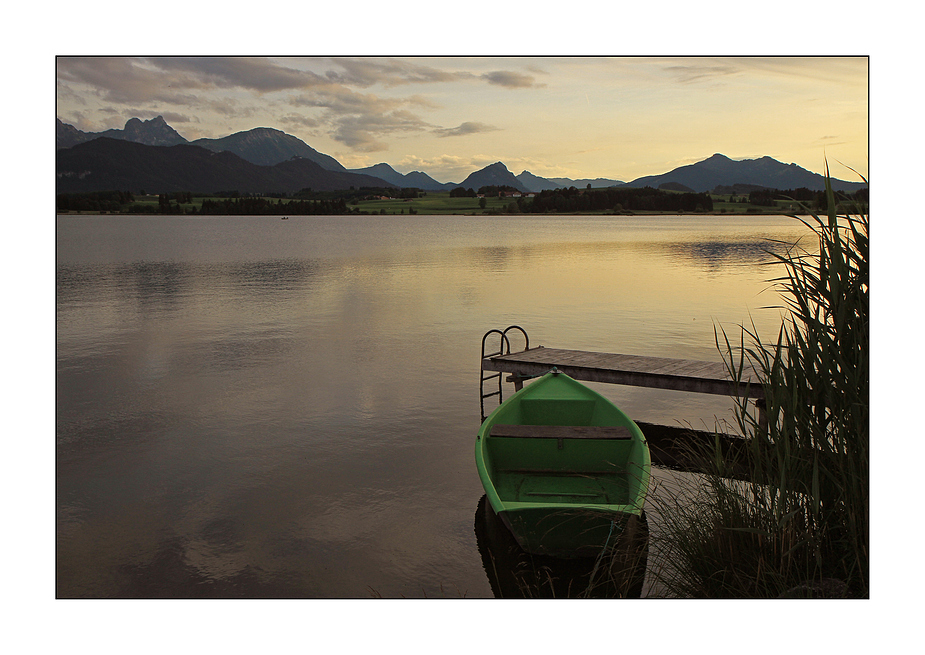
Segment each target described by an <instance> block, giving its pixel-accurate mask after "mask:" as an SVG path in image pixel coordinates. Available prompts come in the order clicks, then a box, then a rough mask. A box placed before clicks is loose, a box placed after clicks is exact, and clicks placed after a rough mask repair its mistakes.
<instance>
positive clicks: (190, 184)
mask: <svg viewBox="0 0 925 655" xmlns="http://www.w3.org/2000/svg"><path fill="white" fill-rule="evenodd" d="M55 136H56V138H55V147H56V152H57V156H56V160H57V161H56V175H57V190H58V192H59V193H63V192H81V191H104V190H114V189H118V190H132V191H138V190H141V189H144V190H146V191H147V192H149V193H165V192H175V191H190V190H194V191H201V192H208V193H214V192H216V191H227V190H235V189H236V190H238V191H241V192H246V193H261V192H264V193H269V192H286V193H292V192H296V191H299V190H301V189H304V188H310V189H314V190H317V191H334V190H340V189H346V188H349V187H351V186H353V187H360V186H376V187H404V188H417V189H421V190H424V191H445V190H448V189H453V188H456V187H459V186H462V187H464V188H467V189H468V188H471V189H474V190H477V189H479V188H480V187H483V186H510V187H513V188H515V189H518V190H519V191H521V192H538V191H542V190H545V189H556V188H568V187H572V186H574V187H578V188H586V187H587V186H588V185H590V186H591V187H592V188H604V187H611V186H628V187H645V186H651V187H656V188H663V189H674V190H679V191H696V192H710V191H715V190H716V191H718V192H721V193H726V192H727V191H725V190H724V189H729V188H752V187H755V188H762V187H764V188H776V189H798V188H801V187H805V188H808V189H812V190H822V189H824V188H825V184H824V178H823V176H821V175H819V174H818V173H813V172H811V171H808V170H806V169H804V168H801V167H800V166H797V165H796V164H789V165H788V164H784V163H782V162H779V161H777V160H776V159H772V158H771V157H761V158H759V159H745V160H733V159H730V158H729V157H726V156H725V155H721V154H718V153H717V154H714V155H713V156H712V157H709V158H708V159H705V160H703V161H700V162H697V163H695V164H690V165H687V166H681V167H679V168H675V169H674V170H671V171H669V172H667V173H663V174H661V175H648V176H645V177H640V178H637V179H635V180H632V181H630V182H622V181H619V180H611V179H605V178H595V179H581V180H572V179H569V178H543V177H539V176H537V175H534V174H532V173H530V172H529V171H526V170H525V171H523V172H522V173H520V175H516V176H515V175H514V174H513V173H511V171H509V170H508V168H507V167H506V166H505V165H504V164H503V163H502V162H496V163H494V164H491V165H489V166H486V167H485V168H483V169H481V170H478V171H475V172H473V173H471V174H470V175H469V176H467V177H466V179H464V180H463V181H462V182H460V183H458V184H457V183H453V182H438V181H437V180H435V179H434V178H432V177H431V176H429V175H427V174H426V173H424V172H421V171H413V172H411V173H407V174H403V173H399V172H398V171H396V170H395V169H394V168H392V167H391V166H390V165H388V164H386V163H379V164H376V165H374V166H369V167H367V168H361V169H347V168H346V167H344V166H343V165H342V164H341V163H340V162H338V161H337V160H336V159H334V158H333V157H331V156H330V155H326V154H324V153H321V152H318V151H317V150H315V149H314V148H312V147H311V146H309V145H308V144H307V143H305V142H304V141H302V140H301V139H299V138H298V137H295V136H292V135H290V134H286V133H285V132H282V131H280V130H277V129H273V128H268V127H258V128H255V129H252V130H247V131H244V132H236V133H235V134H231V135H229V136H226V137H223V138H219V139H197V140H195V141H187V140H186V139H185V138H184V137H183V136H181V135H180V134H179V133H178V132H177V131H176V130H174V129H173V128H172V127H170V125H168V124H167V122H166V121H165V120H164V118H163V117H162V116H158V117H156V118H152V119H150V120H146V121H142V120H140V119H138V118H131V119H129V120H128V121H127V122H126V124H125V127H124V129H122V130H115V129H112V130H106V131H104V132H82V131H80V130H78V129H77V128H75V127H74V126H72V125H68V124H67V123H63V122H62V121H61V120H60V119H57V122H56V134H55ZM124 144H131V145H130V146H126V145H124ZM832 185H833V187H834V188H835V189H836V190H839V191H849V192H850V191H855V190H857V189H860V188H863V187H865V186H866V185H865V184H863V183H861V182H845V181H842V180H832Z"/></svg>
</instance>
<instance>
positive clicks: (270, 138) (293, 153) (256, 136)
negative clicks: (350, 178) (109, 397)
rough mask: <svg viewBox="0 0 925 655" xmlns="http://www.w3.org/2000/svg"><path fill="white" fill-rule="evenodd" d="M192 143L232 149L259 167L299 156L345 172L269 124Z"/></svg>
mask: <svg viewBox="0 0 925 655" xmlns="http://www.w3.org/2000/svg"><path fill="white" fill-rule="evenodd" d="M191 143H192V145H194V146H202V147H203V148H206V149H208V150H212V151H214V152H221V151H223V150H225V151H228V152H233V153H234V154H236V155H238V156H239V157H240V158H241V159H244V160H246V161H249V162H251V163H252V164H258V165H259V166H273V165H274V164H279V163H280V162H284V161H287V160H289V159H292V158H293V157H301V158H303V159H308V160H310V161H313V162H315V163H316V164H318V165H320V166H321V167H322V168H324V169H327V170H329V171H339V172H341V173H346V172H348V171H347V169H346V168H344V167H343V166H342V165H341V163H340V162H339V161H337V160H336V159H334V158H333V157H331V156H330V155H325V154H323V153H320V152H318V151H317V150H315V149H314V148H312V147H311V146H309V145H308V144H307V143H305V142H304V141H302V139H300V138H298V137H294V136H292V135H291V134H286V133H285V132H282V131H280V130H275V129H273V128H271V127H255V128H254V129H252V130H247V131H245V132H235V133H234V134H231V135H229V136H225V137H222V138H220V139H196V140H195V141H192V142H191Z"/></svg>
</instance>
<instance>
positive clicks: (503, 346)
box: [479, 325, 530, 421]
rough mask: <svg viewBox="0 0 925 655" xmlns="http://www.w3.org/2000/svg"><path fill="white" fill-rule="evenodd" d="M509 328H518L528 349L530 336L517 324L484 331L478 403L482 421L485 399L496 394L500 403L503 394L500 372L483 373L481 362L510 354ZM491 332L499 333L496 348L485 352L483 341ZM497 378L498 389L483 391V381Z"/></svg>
mask: <svg viewBox="0 0 925 655" xmlns="http://www.w3.org/2000/svg"><path fill="white" fill-rule="evenodd" d="M511 330H520V332H521V334H523V335H524V350H530V337H529V336H528V335H527V331H526V330H524V329H523V328H522V327H520V326H519V325H510V326H508V327H507V328H505V329H504V330H498V329H492V330H489V331H488V332H486V333H485V335H484V336H483V337H482V358H481V359H480V360H479V378H480V380H479V395H480V399H479V404H480V408H481V411H482V421H484V420H485V399H486V398H491V397H492V396H498V404H499V405H500V404H501V403H502V402H503V401H504V396H503V393H502V386H501V383H502V380H501V373H494V374H492V375H487V376H486V375H485V369H483V368H482V366H481V362H482V361H484V360H485V358H486V357H495V356H496V355H510V354H511V340H510V339H509V338H508V336H507V333H508V332H510V331H511ZM492 334H497V335H499V337H498V350H497V351H495V352H491V353H486V352H485V342H486V341H488V337H489V336H491V335H492ZM496 377H497V378H498V390H497V391H492V392H491V393H485V382H487V381H488V380H491V379H493V378H496Z"/></svg>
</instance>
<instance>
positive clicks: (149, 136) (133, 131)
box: [55, 116, 187, 150]
mask: <svg viewBox="0 0 925 655" xmlns="http://www.w3.org/2000/svg"><path fill="white" fill-rule="evenodd" d="M55 120H56V121H57V122H56V125H55V149H56V150H61V149H62V148H71V147H73V146H76V145H77V144H80V143H86V142H87V141H92V140H93V139H99V138H100V137H106V138H110V139H120V140H122V141H132V142H133V143H143V144H145V145H149V146H174V145H177V144H180V143H186V142H187V141H186V139H184V138H183V137H182V136H180V135H179V134H178V133H177V131H176V130H175V129H173V128H172V127H170V126H169V125H168V124H167V121H165V120H164V117H163V116H158V117H157V118H152V119H151V120H147V121H143V120H141V119H138V118H130V119H128V121H126V123H125V128H124V129H121V130H106V131H105V132H81V131H80V130H78V129H77V128H76V127H74V126H73V125H68V124H67V123H62V122H61V119H60V118H58V119H55Z"/></svg>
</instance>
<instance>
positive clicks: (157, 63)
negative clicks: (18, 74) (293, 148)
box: [57, 57, 329, 105]
mask: <svg viewBox="0 0 925 655" xmlns="http://www.w3.org/2000/svg"><path fill="white" fill-rule="evenodd" d="M57 76H58V81H59V83H65V84H68V83H70V84H83V85H89V86H90V87H92V88H93V89H94V92H95V93H96V94H98V95H99V96H101V97H102V98H104V99H106V100H109V101H111V102H172V103H177V104H184V105H195V104H196V103H197V102H199V101H200V99H199V94H200V93H202V92H207V91H215V90H218V89H235V88H238V89H244V90H247V91H251V92H254V93H258V94H259V93H267V92H273V91H283V90H296V89H306V88H311V87H313V86H318V85H324V84H328V83H329V82H328V81H327V80H326V79H324V78H322V77H320V76H319V75H317V74H315V73H312V72H309V71H301V70H296V69H294V68H289V67H286V66H281V65H279V64H277V63H276V62H274V61H272V60H269V59H259V58H251V57H153V58H133V57H61V58H59V59H58V60H57Z"/></svg>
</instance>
